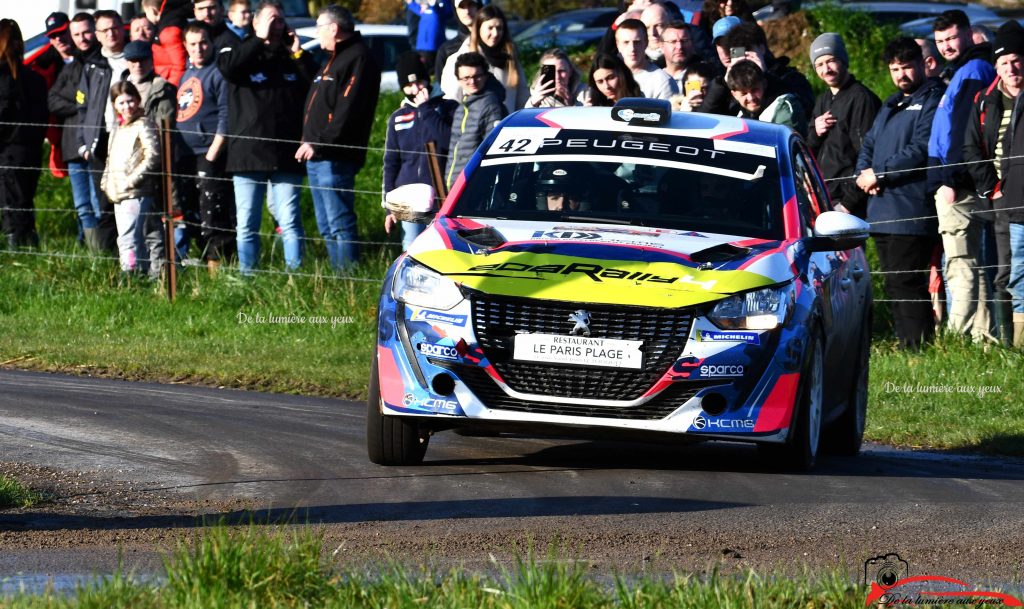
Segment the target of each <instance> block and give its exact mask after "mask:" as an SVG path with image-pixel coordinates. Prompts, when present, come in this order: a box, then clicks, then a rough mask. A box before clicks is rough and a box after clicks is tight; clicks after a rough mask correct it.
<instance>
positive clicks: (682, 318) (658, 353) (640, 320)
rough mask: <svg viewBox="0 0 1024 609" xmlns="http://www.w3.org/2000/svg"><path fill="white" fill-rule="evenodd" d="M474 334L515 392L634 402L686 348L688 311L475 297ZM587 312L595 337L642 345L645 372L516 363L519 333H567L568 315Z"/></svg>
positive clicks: (489, 358)
mask: <svg viewBox="0 0 1024 609" xmlns="http://www.w3.org/2000/svg"><path fill="white" fill-rule="evenodd" d="M471 301H472V304H473V330H474V332H475V333H476V337H477V340H478V342H479V344H480V346H481V348H483V351H484V353H485V354H486V355H487V359H488V360H490V362H491V364H492V365H493V366H494V368H495V369H496V370H497V371H498V374H500V375H501V377H502V378H503V379H504V380H505V382H506V383H507V384H508V386H509V387H511V388H512V389H514V390H516V391H519V392H522V393H529V394H534V395H544V396H552V397H566V398H581V399H588V398H590V399H593V398H596V399H602V400H616V401H632V400H635V399H637V398H639V397H640V396H642V395H643V394H644V393H646V392H647V391H648V390H649V389H650V388H651V386H653V385H654V383H655V382H657V381H658V379H660V378H661V377H662V375H664V374H665V371H666V370H668V367H669V366H671V365H672V363H673V362H674V361H675V360H676V359H677V358H678V357H679V355H680V353H682V350H683V348H684V347H685V346H686V339H687V337H688V336H689V334H690V324H691V323H692V322H693V312H692V310H688V309H659V308H650V307H627V306H608V305H604V306H599V305H586V306H585V307H582V306H581V305H578V304H572V303H563V302H554V301H545V300H536V299H526V298H509V297H501V296H492V295H484V294H473V295H472V296H471ZM580 308H585V309H586V311H587V312H588V313H589V314H590V319H591V323H590V335H591V336H593V337H595V338H615V339H622V340H640V341H643V345H642V347H641V350H642V351H643V367H642V368H640V369H638V370H634V369H622V368H590V367H584V366H570V365H559V364H548V363H536V362H522V361H513V360H512V341H513V337H514V336H515V335H516V333H520V332H534V333H542V334H563V335H565V334H568V332H569V330H571V329H572V327H573V323H572V322H570V321H569V316H570V315H571V314H572V313H574V312H576V311H578V310H579V309H580Z"/></svg>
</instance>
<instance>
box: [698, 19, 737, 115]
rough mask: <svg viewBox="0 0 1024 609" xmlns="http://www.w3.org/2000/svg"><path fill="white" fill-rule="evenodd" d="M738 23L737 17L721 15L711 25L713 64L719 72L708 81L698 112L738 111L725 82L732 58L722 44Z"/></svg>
mask: <svg viewBox="0 0 1024 609" xmlns="http://www.w3.org/2000/svg"><path fill="white" fill-rule="evenodd" d="M739 24H740V19H739V17H734V16H732V15H729V16H728V17H722V18H721V19H719V20H718V21H716V22H715V24H714V25H713V26H712V27H711V39H712V41H713V44H712V46H713V47H714V48H715V54H716V56H717V58H718V61H717V62H715V63H714V64H713V65H714V67H715V69H716V71H717V72H719V75H718V76H716V77H715V78H714V79H713V80H712V81H711V82H709V83H708V90H707V92H706V93H705V94H704V101H703V102H702V103H701V105H700V106H699V107H698V108H697V111H698V112H706V113H708V114H727V115H731V116H735V115H736V113H737V112H739V106H738V105H736V102H735V100H733V98H732V93H730V91H729V86H728V85H726V84H725V72H726V70H728V69H729V66H730V65H731V63H732V58H731V57H730V56H729V47H727V46H723V45H724V44H725V35H726V34H728V33H729V30H731V29H732V28H734V27H736V26H737V25H739ZM697 29H699V28H691V31H695V30H697Z"/></svg>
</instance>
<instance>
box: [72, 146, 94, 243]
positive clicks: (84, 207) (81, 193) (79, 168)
mask: <svg viewBox="0 0 1024 609" xmlns="http://www.w3.org/2000/svg"><path fill="white" fill-rule="evenodd" d="M68 180H70V181H71V199H72V200H73V201H74V202H75V211H77V212H78V221H79V223H80V224H81V225H82V228H96V224H97V222H99V217H100V200H99V198H98V197H97V196H96V184H95V182H93V180H92V177H90V175H89V163H87V162H86V161H68Z"/></svg>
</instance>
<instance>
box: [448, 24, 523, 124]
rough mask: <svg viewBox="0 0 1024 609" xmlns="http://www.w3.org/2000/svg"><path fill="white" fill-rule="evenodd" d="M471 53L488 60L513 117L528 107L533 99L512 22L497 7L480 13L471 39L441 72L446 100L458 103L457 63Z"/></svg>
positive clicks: (491, 71) (451, 57)
mask: <svg viewBox="0 0 1024 609" xmlns="http://www.w3.org/2000/svg"><path fill="white" fill-rule="evenodd" d="M471 51H472V52H477V53H480V54H481V55H483V56H484V59H486V60H487V65H488V68H489V70H488V71H489V72H490V73H491V74H492V75H494V78H495V79H497V81H498V82H499V83H500V84H501V85H502V87H504V89H505V108H507V109H508V111H509V112H510V113H511V112H515V111H516V110H519V109H520V108H522V107H524V106H525V105H526V101H527V100H528V99H529V97H530V90H529V88H528V87H527V84H526V75H525V74H524V73H523V66H522V65H521V64H520V63H519V54H518V52H517V51H516V45H515V43H514V42H513V41H512V36H511V34H510V33H509V30H508V20H507V19H505V13H503V12H502V11H501V9H500V8H498V7H497V6H495V5H493V4H488V5H487V6H485V7H483V8H481V9H480V10H479V11H477V13H476V18H474V19H473V27H472V28H470V30H469V37H468V38H467V39H466V41H465V42H463V43H462V46H461V47H460V48H459V50H458V52H457V53H454V54H453V55H451V56H449V57H448V61H447V62H446V63H445V65H444V70H443V71H442V72H441V90H442V91H444V96H445V97H447V98H449V99H458V95H459V79H458V78H456V76H455V62H456V60H458V58H459V55H462V54H463V53H469V52H471Z"/></svg>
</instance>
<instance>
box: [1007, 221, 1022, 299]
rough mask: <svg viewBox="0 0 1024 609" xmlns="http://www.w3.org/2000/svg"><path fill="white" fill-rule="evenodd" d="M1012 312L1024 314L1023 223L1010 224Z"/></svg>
mask: <svg viewBox="0 0 1024 609" xmlns="http://www.w3.org/2000/svg"><path fill="white" fill-rule="evenodd" d="M1006 289H1007V291H1009V292H1010V298H1011V299H1012V300H1013V312H1014V314H1015V315H1016V314H1024V224H1014V223H1011V224H1010V283H1009V284H1008V285H1007V286H1006Z"/></svg>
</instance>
